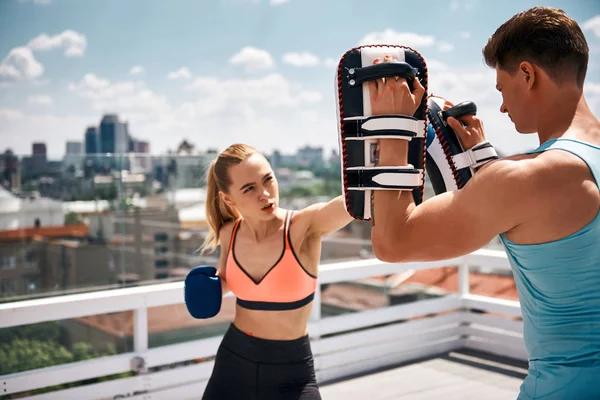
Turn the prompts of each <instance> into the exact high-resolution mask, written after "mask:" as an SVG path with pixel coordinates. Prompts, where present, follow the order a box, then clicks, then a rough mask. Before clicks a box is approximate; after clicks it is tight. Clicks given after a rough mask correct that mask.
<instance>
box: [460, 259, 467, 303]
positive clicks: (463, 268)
mask: <svg viewBox="0 0 600 400" xmlns="http://www.w3.org/2000/svg"><path fill="white" fill-rule="evenodd" d="M469 285H470V284H469V261H468V259H467V258H465V259H463V261H462V262H461V263H460V265H459V266H458V292H459V294H460V297H461V298H462V297H463V296H466V295H468V294H469V291H470V287H469Z"/></svg>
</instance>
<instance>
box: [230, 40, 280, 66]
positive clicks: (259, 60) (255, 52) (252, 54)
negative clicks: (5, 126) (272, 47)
mask: <svg viewBox="0 0 600 400" xmlns="http://www.w3.org/2000/svg"><path fill="white" fill-rule="evenodd" d="M229 63H230V64H232V65H237V66H241V67H243V68H244V69H245V70H246V72H256V71H260V70H266V69H270V68H272V67H273V66H274V65H275V62H274V61H273V57H271V54H269V52H268V51H266V50H261V49H257V48H255V47H250V46H247V47H244V48H243V49H241V50H240V51H239V53H237V54H234V55H233V56H232V57H231V58H230V59H229Z"/></svg>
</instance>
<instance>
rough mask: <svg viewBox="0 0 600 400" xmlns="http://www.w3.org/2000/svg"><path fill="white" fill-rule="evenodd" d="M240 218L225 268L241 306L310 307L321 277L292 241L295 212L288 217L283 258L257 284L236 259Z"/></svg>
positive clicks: (232, 238)
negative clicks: (307, 266)
mask: <svg viewBox="0 0 600 400" xmlns="http://www.w3.org/2000/svg"><path fill="white" fill-rule="evenodd" d="M241 221H242V220H241V219H239V220H238V221H237V222H236V223H235V225H234V227H233V231H232V233H231V242H230V244H229V254H228V255H227V264H226V266H225V280H226V281H227V286H228V287H229V289H230V290H231V291H232V292H233V294H235V295H236V297H237V304H238V305H239V306H241V307H244V308H248V309H251V310H271V311H273V310H294V309H297V308H300V307H303V306H305V305H307V304H309V303H310V302H311V301H312V300H313V298H314V296H315V290H316V288H317V277H316V276H314V275H311V274H310V273H309V272H308V271H307V270H306V269H305V268H304V267H303V266H302V264H301V263H300V261H299V260H298V257H297V256H296V253H295V252H294V249H293V248H292V244H291V240H290V225H291V213H290V212H289V211H288V212H286V214H285V223H284V228H283V232H284V233H283V250H282V252H281V256H280V257H279V259H278V260H277V262H276V263H275V265H273V266H272V267H271V268H270V269H269V270H268V271H267V273H266V274H265V275H264V276H263V277H262V278H261V279H260V280H259V281H255V280H254V278H252V276H250V275H249V274H248V273H247V272H246V271H245V270H244V267H242V266H241V265H240V263H239V262H238V260H237V258H236V256H235V238H236V236H237V231H238V228H239V226H240V222H241Z"/></svg>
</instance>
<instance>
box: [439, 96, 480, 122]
mask: <svg viewBox="0 0 600 400" xmlns="http://www.w3.org/2000/svg"><path fill="white" fill-rule="evenodd" d="M476 114H477V105H476V104H475V103H473V102H472V101H463V102H462V103H458V104H457V105H455V106H454V107H450V108H449V109H447V110H445V111H442V120H443V121H444V123H446V120H447V119H448V118H449V117H453V118H456V119H459V118H461V117H464V116H466V115H476Z"/></svg>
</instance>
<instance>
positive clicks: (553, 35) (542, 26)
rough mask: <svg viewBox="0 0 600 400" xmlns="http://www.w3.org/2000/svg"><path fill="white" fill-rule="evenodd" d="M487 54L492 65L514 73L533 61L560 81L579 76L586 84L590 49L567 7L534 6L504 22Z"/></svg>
mask: <svg viewBox="0 0 600 400" xmlns="http://www.w3.org/2000/svg"><path fill="white" fill-rule="evenodd" d="M483 57H484V59H485V63H486V64H487V65H488V66H490V67H492V68H497V67H499V68H501V69H503V70H505V71H507V72H509V73H510V74H512V73H514V72H515V70H516V68H517V67H518V65H519V64H520V63H521V62H522V61H529V62H531V63H533V64H536V65H538V66H540V67H541V68H542V69H544V71H546V73H548V75H549V76H550V77H551V78H552V79H553V80H554V81H557V82H558V83H561V82H563V81H565V80H568V79H569V78H575V79H576V81H577V84H578V85H579V86H580V87H583V81H584V80H585V75H586V72H587V64H588V59H589V48H588V44H587V41H586V39H585V36H584V34H583V32H582V30H581V28H580V27H579V25H578V24H577V22H575V21H574V20H573V19H571V18H570V17H569V16H568V15H567V14H566V13H565V12H564V11H563V10H560V9H557V8H550V7H533V8H531V9H529V10H527V11H523V12H520V13H518V14H516V15H514V16H513V17H512V18H511V19H509V20H508V21H506V22H505V23H504V24H502V25H501V26H500V27H499V28H498V29H497V30H496V32H494V34H493V35H492V37H490V39H489V40H488V42H487V44H486V45H485V47H484V48H483Z"/></svg>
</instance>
